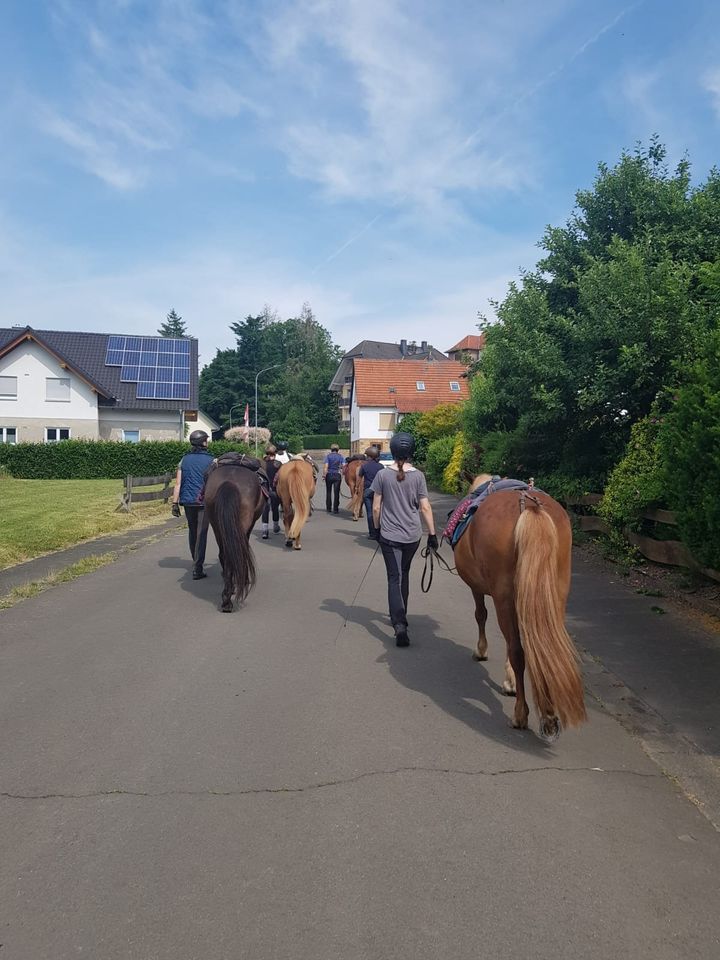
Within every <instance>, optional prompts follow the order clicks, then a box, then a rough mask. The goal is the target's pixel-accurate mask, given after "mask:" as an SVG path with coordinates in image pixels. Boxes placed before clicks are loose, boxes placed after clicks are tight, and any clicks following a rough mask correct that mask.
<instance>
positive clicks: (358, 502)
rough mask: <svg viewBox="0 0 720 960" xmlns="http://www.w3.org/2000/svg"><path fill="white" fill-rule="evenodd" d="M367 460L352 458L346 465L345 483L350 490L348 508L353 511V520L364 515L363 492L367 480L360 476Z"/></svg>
mask: <svg viewBox="0 0 720 960" xmlns="http://www.w3.org/2000/svg"><path fill="white" fill-rule="evenodd" d="M366 462H367V461H366V460H351V461H350V463H348V464H346V465H345V483H346V484H347V485H348V489H349V490H350V502H349V503H348V510H350V511H351V512H352V518H353V520H359V519H360V517H362V515H363V493H364V492H365V481H364V480H363V478H362V477H360V476H358V474H359V471H360V467H361V466H362V465H363V463H366Z"/></svg>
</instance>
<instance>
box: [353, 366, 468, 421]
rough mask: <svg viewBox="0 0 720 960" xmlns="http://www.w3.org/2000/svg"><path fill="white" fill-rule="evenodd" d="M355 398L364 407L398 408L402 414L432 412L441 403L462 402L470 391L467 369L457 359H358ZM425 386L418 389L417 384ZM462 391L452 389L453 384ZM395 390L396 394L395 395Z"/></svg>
mask: <svg viewBox="0 0 720 960" xmlns="http://www.w3.org/2000/svg"><path fill="white" fill-rule="evenodd" d="M354 367H355V387H354V389H355V397H356V400H357V403H358V406H361V407H395V408H396V409H397V410H398V412H399V413H413V412H414V411H416V410H432V408H433V407H436V406H437V405H438V403H460V402H461V401H462V400H467V398H468V396H469V394H470V390H469V388H468V382H467V380H466V379H464V378H463V374H464V373H465V372H466V370H467V367H466V366H465V365H464V364H462V363H458V361H457V360H444V361H432V362H429V363H428V362H427V361H426V362H422V361H419V360H413V361H412V362H411V363H409V362H408V361H407V360H355V361H354ZM418 381H421V382H422V383H424V384H425V389H424V390H418V388H417V382H418ZM451 381H452V382H454V383H458V384H459V386H460V389H459V390H451V389H450V382H451ZM391 388H393V389H392V392H391Z"/></svg>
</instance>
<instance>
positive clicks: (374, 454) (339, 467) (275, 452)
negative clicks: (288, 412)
mask: <svg viewBox="0 0 720 960" xmlns="http://www.w3.org/2000/svg"><path fill="white" fill-rule="evenodd" d="M189 440H190V445H191V449H190V452H189V453H187V454H185V456H184V457H183V458H182V460H181V461H180V464H179V466H178V471H177V477H176V482H175V491H174V494H173V501H172V512H173V516H176V517H179V516H180V507H181V506H182V507H183V509H184V511H185V516H186V518H187V524H188V538H189V546H190V553H191V555H192V557H193V571H192V576H193V579H194V580H199V579H201V578H202V577H205V576H206V574H205V572H204V569H203V566H204V563H205V549H206V537H207V531H206V530H203V529H202V524H200V519H201V511H202V509H203V507H202V503H201V491H202V487H203V483H204V478H205V473H206V471H207V469H208V467H209V466H210V464H211V463H212V461H213V457H212V455H211V454H210V453H209V452H208V449H207V445H208V440H209V437H208V435H207V433H205V432H204V431H203V430H194V431H193V432H192V433H191V434H190V437H189ZM414 451H415V443H414V440H413V438H412V436H411V435H410V434H409V433H396V434H395V435H394V436H393V438H392V439H391V441H390V452H391V454H392V456H393V458H394V459H393V461H392V462H390V463H388V464H387V465H383V464H382V463H380V460H379V457H380V450H379V448H378V447H376V446H371V447H369V448H368V449H367V450H366V451H365V454H366V458H367V459H366V460H364V461H363V463H362V465H361V466H360V468H359V475H360V476H361V477H362V478H363V483H364V490H363V501H364V504H365V512H366V515H367V521H368V537H369V539H371V540H377V541H378V543H379V547H380V550H381V551H382V555H383V560H384V561H385V570H386V573H387V584H388V607H389V612H390V621H391V623H392V626H393V630H394V632H395V643H396V645H397V646H398V647H407V646H408V644H409V643H410V638H409V636H408V620H407V609H408V594H409V589H410V567H411V564H412V561H413V558H414V556H415V554H416V553H417V551H418V547H419V546H420V541H421V539H422V532H423V529H422V528H423V522H424V524H425V527H426V529H427V531H428V534H427V545H428V548H430V549H434V550H437V548H438V539H437V535H436V533H435V521H434V518H433V513H432V508H431V506H430V500H429V498H428V490H427V483H426V481H425V475H424V474H423V473H422V472H421V471H420V470H418V469H417V468H416V467H414V466H413V465H412V462H411V461H412V457H413V453H414ZM288 459H289V455H288V453H287V444H281V443H278V444H277V445H274V444H269V445H268V446H267V447H266V449H265V455H264V458H263V465H264V469H265V472H266V474H267V475H268V479H269V481H270V486H269V491H270V492H269V497H268V498H267V500H266V501H265V505H264V507H263V512H262V519H261V530H262V534H261V536H262V539H263V540H267V539H268V537H269V535H270V514H271V513H272V520H273V531H274V532H275V533H278V532H279V530H280V512H279V508H280V502H279V498H278V496H277V494H276V493H275V483H274V480H275V477H276V475H277V472H278V470H279V469H280V467H281V466H282V464H283V463H286V462H287V461H288ZM344 465H345V458H344V457H343V456H342V454H341V453H340V449H339V447H338V445H337V444H333V445H332V447H331V449H330V453H328V455H327V456H326V457H325V462H324V464H323V479H324V480H325V490H326V494H325V497H326V499H325V506H326V509H327V512H328V513H338V511H339V504H340V484H341V481H342V471H343V467H344ZM199 526H200V531H199V532H198V527H199Z"/></svg>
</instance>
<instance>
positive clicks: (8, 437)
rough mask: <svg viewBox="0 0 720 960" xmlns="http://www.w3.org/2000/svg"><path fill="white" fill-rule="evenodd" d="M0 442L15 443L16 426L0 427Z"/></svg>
mask: <svg viewBox="0 0 720 960" xmlns="http://www.w3.org/2000/svg"><path fill="white" fill-rule="evenodd" d="M0 443H10V444H13V443H17V427H0Z"/></svg>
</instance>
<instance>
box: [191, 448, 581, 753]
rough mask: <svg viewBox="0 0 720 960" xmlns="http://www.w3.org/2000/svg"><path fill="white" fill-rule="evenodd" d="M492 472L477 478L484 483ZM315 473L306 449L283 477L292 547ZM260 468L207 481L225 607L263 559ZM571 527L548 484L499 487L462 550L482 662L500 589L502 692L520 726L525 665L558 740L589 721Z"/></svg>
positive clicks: (353, 482) (350, 479)
mask: <svg viewBox="0 0 720 960" xmlns="http://www.w3.org/2000/svg"><path fill="white" fill-rule="evenodd" d="M361 463H362V461H361V460H354V461H351V462H350V463H348V464H347V466H346V470H345V479H346V482H347V484H348V487H349V489H350V501H349V508H350V510H351V512H352V515H353V519H355V520H356V519H359V517H360V516H361V513H362V495H363V481H362V477H358V475H357V471H358V470H359V468H360V465H361ZM482 479H484V478H483V477H479V478H476V481H475V484H473V486H475V485H476V484H477V483H478V482H480V481H481V480H482ZM315 484H316V474H315V469H314V466H313V464H312V462H311V461H309V460H306V459H305V458H303V457H297V458H294V459H292V460H290V461H289V462H288V463H286V464H283V466H282V467H281V468H280V470H279V472H278V475H277V487H276V488H277V493H278V495H279V497H280V500H281V502H282V510H283V523H284V527H285V538H286V541H285V542H286V544H287V545H288V546H292V547H294V549H296V550H300V549H301V543H300V538H301V533H302V529H303V527H304V525H305V523H306V521H307V519H308V517H309V516H310V513H311V510H312V498H313V495H314V493H315ZM262 503H263V493H262V491H261V486H260V482H259V480H258V477H257V474H255V473H253V472H251V471H250V470H242V469H240V470H239V469H237V468H234V467H222V466H221V467H218V469H216V470H215V471H214V472H213V473H211V474H210V476H209V478H208V481H207V484H206V489H205V511H204V513H205V516H204V520H203V522H204V524H205V525H206V526H207V525H208V524H210V525H212V528H213V531H214V533H215V538H216V540H217V543H218V547H219V555H220V564H221V566H222V570H223V584H224V586H223V594H222V604H221V609H222V610H223V611H224V612H231V611H232V610H233V602H234V599H236V600H237V601H239V602H242V601H243V600H245V598H246V597H247V595H248V593H249V591H250V589H251V588H252V587H253V585H254V583H255V578H256V567H255V559H254V556H253V552H252V549H251V546H250V539H249V538H250V533H251V531H252V529H253V526H254V525H255V523H256V521H257V519H258V517H259V516H260V513H261V511H262ZM571 547H572V532H571V527H570V521H569V519H568V516H567V513H566V512H565V510H564V509H563V507H562V506H561V505H560V504H559V503H557V502H556V501H555V500H553V499H552V497H550V496H549V495H548V494H546V493H543V492H541V491H539V490H532V491H529V492H525V491H523V492H518V491H517V490H498V491H497V492H496V493H493V494H492V495H491V496H489V497H488V498H487V499H486V500H485V501H484V502H483V503H482V504H481V506H480V507H479V508H478V510H477V512H476V513H475V515H474V517H473V518H472V521H471V522H470V524H469V525H468V527H467V529H466V531H465V533H464V534H463V535H462V537H461V538H460V540H459V541H458V543H457V544H456V547H455V551H454V561H455V569H456V571H457V573H458V574H459V576H460V577H461V578H462V580H464V582H465V583H466V584H467V585H468V586H469V587H470V589H471V591H472V594H473V597H474V600H475V620H476V622H477V627H478V640H477V648H476V652H475V653H474V654H473V657H474V659H476V660H487V647H488V644H487V637H486V634H485V623H486V620H487V608H486V606H485V598H486V597H487V596H489V597H492V600H493V603H494V606H495V612H496V615H497V620H498V625H499V626H500V629H501V631H502V633H503V636H504V637H505V641H506V645H507V659H506V664H505V680H504V683H503V692H504V693H505V694H507V695H509V696H514V697H515V698H516V700H515V710H514V715H513V726H514V727H516V728H518V729H526V728H527V726H528V715H529V708H528V702H527V698H526V694H525V683H524V677H525V668H526V667H527V671H528V674H529V677H530V684H531V687H532V692H533V698H534V701H535V706H536V708H537V711H538V714H539V716H540V733H541V736H542V737H543V738H544V739H546V740H553V739H555V738H556V737H557V736H558V735H559V733H560V730H561V728H562V727H572V726H577V725H579V724H580V723H582V722H583V721H584V720H585V719H586V713H585V701H584V694H583V686H582V678H581V676H580V671H579V668H578V656H577V651H576V650H575V647H574V645H573V642H572V640H571V638H570V636H569V635H568V632H567V630H566V628H565V608H566V604H567V598H568V593H569V590H570V562H571Z"/></svg>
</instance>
